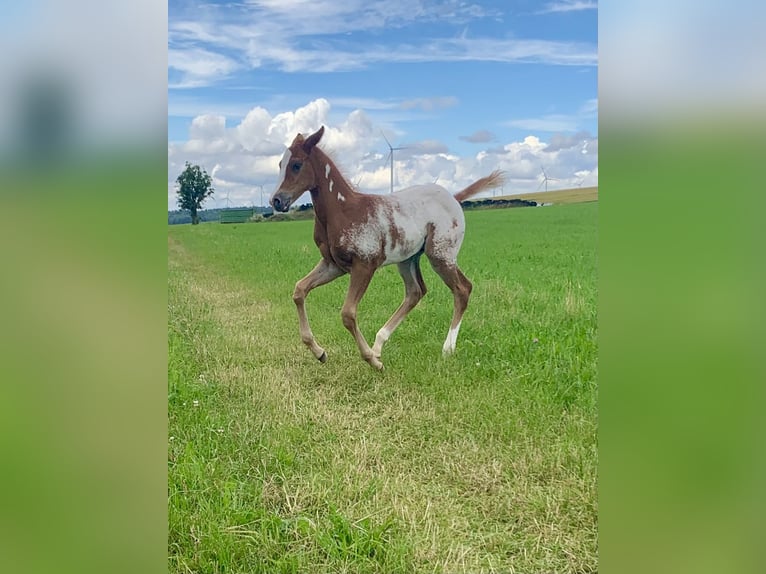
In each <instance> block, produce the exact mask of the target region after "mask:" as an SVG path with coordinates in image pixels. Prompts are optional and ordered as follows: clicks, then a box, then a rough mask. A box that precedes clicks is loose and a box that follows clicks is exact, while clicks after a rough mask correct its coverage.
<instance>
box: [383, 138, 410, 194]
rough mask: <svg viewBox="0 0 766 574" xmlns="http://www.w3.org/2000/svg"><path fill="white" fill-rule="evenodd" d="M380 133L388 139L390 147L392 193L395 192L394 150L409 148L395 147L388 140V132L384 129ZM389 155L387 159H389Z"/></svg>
mask: <svg viewBox="0 0 766 574" xmlns="http://www.w3.org/2000/svg"><path fill="white" fill-rule="evenodd" d="M380 133H381V134H382V135H383V139H384V140H386V143H387V144H388V149H389V150H390V151H389V152H388V157H390V158H391V193H394V151H395V150H398V149H407V148H405V147H404V146H399V147H393V146H392V145H391V142H390V141H388V138H387V137H386V134H384V133H383V130H381V131H380ZM388 157H387V158H386V159H388Z"/></svg>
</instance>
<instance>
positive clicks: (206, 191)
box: [176, 161, 215, 225]
mask: <svg viewBox="0 0 766 574" xmlns="http://www.w3.org/2000/svg"><path fill="white" fill-rule="evenodd" d="M176 183H177V184H178V187H177V189H176V193H177V194H178V207H180V208H181V209H185V210H187V211H188V212H189V213H190V215H191V218H192V225H197V224H198V223H199V215H197V211H198V210H200V209H201V208H202V202H204V201H205V199H207V198H208V197H210V196H211V195H213V191H215V190H214V189H213V186H212V183H213V178H212V177H210V176H209V175H208V174H207V172H206V171H205V170H204V169H201V168H200V167H199V166H198V165H191V164H189V162H188V161H187V162H186V169H184V170H183V171H182V172H181V175H179V176H178V177H177V178H176Z"/></svg>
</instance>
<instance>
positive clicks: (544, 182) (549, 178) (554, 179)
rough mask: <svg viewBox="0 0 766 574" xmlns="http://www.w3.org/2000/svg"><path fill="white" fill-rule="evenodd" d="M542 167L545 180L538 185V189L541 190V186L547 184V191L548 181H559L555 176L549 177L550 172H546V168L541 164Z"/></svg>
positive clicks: (546, 189) (546, 188)
mask: <svg viewBox="0 0 766 574" xmlns="http://www.w3.org/2000/svg"><path fill="white" fill-rule="evenodd" d="M540 169H541V170H542V171H543V180H542V181H541V182H540V185H538V186H537V191H540V188H541V187H542V186H543V184H545V191H548V182H549V181H559V180H558V179H557V178H555V177H548V174H547V173H545V168H544V167H543V166H540Z"/></svg>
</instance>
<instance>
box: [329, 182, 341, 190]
mask: <svg viewBox="0 0 766 574" xmlns="http://www.w3.org/2000/svg"><path fill="white" fill-rule="evenodd" d="M334 183H335V181H333V180H332V179H331V180H330V193H332V186H333V184H334ZM338 193H340V192H338Z"/></svg>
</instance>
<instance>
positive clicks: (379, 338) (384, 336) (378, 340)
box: [372, 327, 391, 357]
mask: <svg viewBox="0 0 766 574" xmlns="http://www.w3.org/2000/svg"><path fill="white" fill-rule="evenodd" d="M390 336H391V332H390V331H389V330H388V329H386V328H385V327H381V328H380V331H378V334H377V335H375V344H374V345H373V346H372V354H373V355H374V356H376V357H380V352H381V350H382V349H383V345H384V344H385V343H386V341H388V338H389V337H390Z"/></svg>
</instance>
